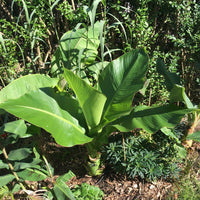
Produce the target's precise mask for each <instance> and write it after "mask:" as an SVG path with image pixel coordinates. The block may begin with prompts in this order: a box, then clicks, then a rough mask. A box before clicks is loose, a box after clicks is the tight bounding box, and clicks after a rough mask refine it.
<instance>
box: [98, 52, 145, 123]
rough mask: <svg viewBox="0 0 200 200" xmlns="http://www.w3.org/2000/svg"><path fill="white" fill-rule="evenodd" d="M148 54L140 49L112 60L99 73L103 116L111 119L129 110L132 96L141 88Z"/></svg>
mask: <svg viewBox="0 0 200 200" xmlns="http://www.w3.org/2000/svg"><path fill="white" fill-rule="evenodd" d="M147 67H148V56H147V55H146V54H145V52H144V51H143V50H141V49H139V50H134V51H131V52H129V53H127V54H124V55H123V56H121V57H119V58H118V59H116V60H114V61H113V62H111V63H110V64H108V65H107V67H106V68H105V69H104V71H103V72H102V73H101V75H100V77H99V86H100V88H101V91H102V92H103V94H105V95H106V97H107V101H106V105H105V114H104V116H105V118H106V119H108V120H109V121H112V120H114V119H116V118H118V117H119V116H121V115H124V114H127V113H128V112H130V109H131V104H132V99H133V96H134V94H135V93H136V92H138V90H140V89H142V88H143V85H144V83H145V74H146V72H147Z"/></svg>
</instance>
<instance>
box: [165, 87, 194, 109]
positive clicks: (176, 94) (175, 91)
mask: <svg viewBox="0 0 200 200" xmlns="http://www.w3.org/2000/svg"><path fill="white" fill-rule="evenodd" d="M169 98H170V102H171V103H174V102H178V101H182V102H184V103H185V105H186V106H187V108H194V106H193V104H192V102H191V101H190V99H189V98H188V96H187V95H186V93H185V88H184V87H183V86H180V85H176V84H175V85H174V86H173V88H172V90H171V92H170V96H169Z"/></svg>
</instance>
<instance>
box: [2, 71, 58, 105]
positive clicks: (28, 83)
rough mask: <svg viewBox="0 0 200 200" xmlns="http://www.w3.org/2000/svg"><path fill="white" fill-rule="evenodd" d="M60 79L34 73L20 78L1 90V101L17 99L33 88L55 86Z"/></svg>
mask: <svg viewBox="0 0 200 200" xmlns="http://www.w3.org/2000/svg"><path fill="white" fill-rule="evenodd" d="M57 82H58V80H57V79H53V78H50V77H48V76H44V75H40V74H34V75H27V76H23V77H21V78H18V79H16V80H14V81H13V82H11V83H10V84H9V85H8V86H6V87H5V88H3V89H2V90H1V92H0V103H2V102H4V101H6V100H9V99H17V98H19V97H20V96H22V95H24V94H25V93H27V92H30V91H31V90H35V89H37V88H44V87H55V86H56V84H57Z"/></svg>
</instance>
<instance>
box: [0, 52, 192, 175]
mask: <svg viewBox="0 0 200 200" xmlns="http://www.w3.org/2000/svg"><path fill="white" fill-rule="evenodd" d="M147 71H148V56H147V55H146V53H145V52H144V50H143V49H137V50H133V51H131V52H129V53H126V54H124V55H122V56H121V57H119V58H117V59H116V60H113V61H112V62H110V63H109V64H108V65H107V66H106V67H105V68H104V70H103V71H102V72H101V74H100V75H99V77H98V80H97V84H96V85H95V87H92V86H91V85H89V84H88V83H87V82H86V81H85V80H83V79H81V78H80V77H79V76H77V75H76V74H74V73H73V72H72V71H70V70H69V69H66V68H64V75H63V76H64V78H65V79H66V81H67V83H68V85H69V88H71V89H70V90H67V91H63V92H59V91H58V90H57V89H56V83H57V82H58V80H57V79H53V78H50V77H47V76H43V75H39V74H37V75H27V76H24V77H21V78H19V79H17V80H15V81H13V82H12V83H10V85H8V86H7V87H5V88H4V89H2V91H0V108H1V109H4V110H6V111H7V112H9V113H11V114H13V115H15V116H17V117H19V118H22V119H24V120H26V121H28V122H29V123H32V124H34V125H36V126H39V127H41V128H43V129H44V130H46V131H47V132H49V133H51V134H52V136H53V137H54V138H55V141H56V142H57V143H58V144H60V145H62V146H66V147H71V146H74V145H80V144H85V146H86V149H87V151H88V158H87V161H86V168H87V170H88V173H89V174H90V175H98V174H99V173H101V169H100V158H101V147H102V145H103V144H105V143H106V142H107V139H108V137H109V135H110V134H111V133H112V132H113V131H116V130H119V131H124V132H127V131H129V130H133V129H135V128H142V129H144V130H146V131H148V132H150V133H153V132H156V131H158V130H159V129H161V128H163V127H169V128H173V127H174V126H175V125H176V124H177V123H179V121H180V120H181V118H182V116H183V115H185V114H187V113H190V112H192V111H193V110H194V108H184V107H178V106H176V105H174V104H173V103H172V104H168V105H162V106H158V105H154V106H152V107H148V106H142V105H141V106H134V105H132V102H133V97H134V95H135V94H136V93H137V92H138V91H139V90H141V89H142V88H143V86H144V83H145V80H146V78H145V75H146V73H147ZM68 91H70V92H68Z"/></svg>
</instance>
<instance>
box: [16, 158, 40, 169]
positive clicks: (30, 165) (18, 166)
mask: <svg viewBox="0 0 200 200" xmlns="http://www.w3.org/2000/svg"><path fill="white" fill-rule="evenodd" d="M41 162H42V160H40V159H33V160H29V162H23V161H20V162H15V164H14V166H13V167H14V170H15V171H19V170H22V169H26V168H40V167H41V166H39V165H38V164H39V163H41Z"/></svg>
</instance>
